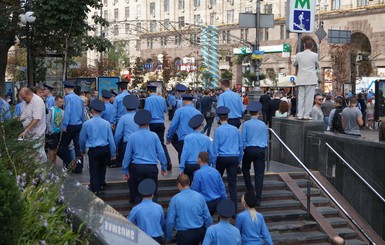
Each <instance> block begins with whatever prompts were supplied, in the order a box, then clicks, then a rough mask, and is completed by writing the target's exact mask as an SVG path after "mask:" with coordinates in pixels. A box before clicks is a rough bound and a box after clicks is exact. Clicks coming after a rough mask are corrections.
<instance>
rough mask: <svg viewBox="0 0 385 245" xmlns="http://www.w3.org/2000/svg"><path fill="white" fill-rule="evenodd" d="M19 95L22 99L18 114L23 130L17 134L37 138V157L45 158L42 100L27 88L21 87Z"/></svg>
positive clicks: (26, 137)
mask: <svg viewBox="0 0 385 245" xmlns="http://www.w3.org/2000/svg"><path fill="white" fill-rule="evenodd" d="M19 95H20V97H21V98H22V99H23V101H24V102H23V105H22V110H21V116H20V121H21V122H22V124H23V128H24V131H23V132H22V133H21V134H20V135H19V138H25V139H32V140H38V142H37V143H36V147H37V148H38V151H39V157H40V158H41V160H46V159H47V156H46V154H45V152H44V137H45V129H46V124H45V122H46V121H45V120H46V118H45V104H44V101H43V99H42V98H40V97H39V96H38V95H36V94H34V93H33V92H32V90H30V89H29V88H22V89H21V90H20V92H19Z"/></svg>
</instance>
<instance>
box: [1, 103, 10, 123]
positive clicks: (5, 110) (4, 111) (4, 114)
mask: <svg viewBox="0 0 385 245" xmlns="http://www.w3.org/2000/svg"><path fill="white" fill-rule="evenodd" d="M9 108H10V106H9V103H8V102H7V101H6V100H4V99H0V122H2V121H4V120H5V119H8V118H9V117H10V116H11V112H10V110H9Z"/></svg>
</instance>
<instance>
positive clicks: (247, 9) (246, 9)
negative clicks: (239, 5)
mask: <svg viewBox="0 0 385 245" xmlns="http://www.w3.org/2000/svg"><path fill="white" fill-rule="evenodd" d="M245 12H246V13H252V12H253V7H251V6H247V7H245Z"/></svg>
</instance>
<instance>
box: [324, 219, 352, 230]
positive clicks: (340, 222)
mask: <svg viewBox="0 0 385 245" xmlns="http://www.w3.org/2000/svg"><path fill="white" fill-rule="evenodd" d="M326 221H327V222H329V224H330V225H331V226H333V227H334V228H338V227H345V226H346V225H347V224H348V222H347V221H346V220H345V219H343V218H340V217H330V218H326Z"/></svg>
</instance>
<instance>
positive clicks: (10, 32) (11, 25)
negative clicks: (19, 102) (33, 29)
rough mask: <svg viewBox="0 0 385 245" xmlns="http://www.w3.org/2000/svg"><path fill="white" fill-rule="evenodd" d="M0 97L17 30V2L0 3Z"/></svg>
mask: <svg viewBox="0 0 385 245" xmlns="http://www.w3.org/2000/svg"><path fill="white" fill-rule="evenodd" d="M0 9H1V11H0V95H1V96H5V72H6V68H7V58H8V50H9V49H10V48H11V47H12V45H14V43H15V37H16V34H17V31H18V30H19V26H18V22H19V14H20V13H21V9H20V1H19V0H3V1H0Z"/></svg>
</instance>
